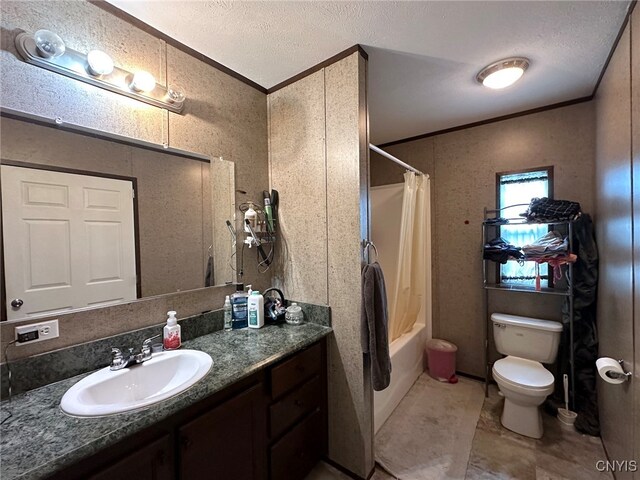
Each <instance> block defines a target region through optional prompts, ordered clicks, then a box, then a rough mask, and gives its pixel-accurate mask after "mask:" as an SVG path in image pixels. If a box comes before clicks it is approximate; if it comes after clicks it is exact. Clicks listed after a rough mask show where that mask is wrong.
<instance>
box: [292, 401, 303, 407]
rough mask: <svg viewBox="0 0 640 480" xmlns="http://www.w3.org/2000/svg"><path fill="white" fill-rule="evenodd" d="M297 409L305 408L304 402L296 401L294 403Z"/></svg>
mask: <svg viewBox="0 0 640 480" xmlns="http://www.w3.org/2000/svg"><path fill="white" fill-rule="evenodd" d="M293 404H294V405H295V406H296V407H304V402H303V401H302V400H296V401H295V402H293Z"/></svg>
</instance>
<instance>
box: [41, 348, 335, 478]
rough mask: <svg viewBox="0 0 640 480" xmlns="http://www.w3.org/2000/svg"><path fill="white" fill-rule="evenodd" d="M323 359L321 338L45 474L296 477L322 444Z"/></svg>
mask: <svg viewBox="0 0 640 480" xmlns="http://www.w3.org/2000/svg"><path fill="white" fill-rule="evenodd" d="M326 362H327V356H326V341H325V340H324V339H323V340H321V341H319V342H317V343H315V344H313V345H311V346H310V347H307V348H306V349H304V350H302V351H299V352H296V353H294V354H292V355H291V356H289V357H288V358H286V359H284V360H282V361H281V362H279V363H277V364H275V365H273V366H271V367H268V368H266V369H265V370H262V371H260V372H257V373H256V374H254V375H252V376H251V377H249V378H245V379H243V380H240V381H239V382H237V383H235V384H233V385H231V386H229V387H228V388H227V389H225V390H223V391H221V392H218V393H216V394H214V395H212V396H211V397H209V398H207V399H204V400H202V401H200V402H198V403H197V404H195V405H192V406H190V407H187V408H186V409H185V410H183V411H181V412H178V413H176V414H175V415H173V416H172V417H170V418H168V419H166V420H163V421H161V422H159V423H158V424H156V425H153V426H152V427H149V428H147V429H145V430H143V431H142V432H139V433H137V434H135V435H133V436H132V437H129V438H127V439H125V440H123V441H121V442H120V443H118V444H116V445H113V446H112V447H109V448H107V449H104V450H102V451H100V452H98V453H97V454H95V455H93V456H91V457H89V458H86V459H84V460H81V461H80V462H78V463H77V464H75V465H72V466H71V467H68V468H66V469H64V470H62V471H60V472H57V473H56V474H54V475H52V476H51V477H49V479H50V480H53V479H55V480H62V479H64V480H75V479H78V480H79V479H83V480H85V479H90V480H115V479H120V478H136V479H140V480H215V479H220V480H302V479H304V477H306V475H307V474H308V473H309V471H310V470H311V469H312V468H313V466H314V465H315V464H316V463H317V462H318V461H319V460H320V459H321V458H322V457H323V456H324V455H325V454H326V451H327V372H326ZM214 368H215V363H214Z"/></svg>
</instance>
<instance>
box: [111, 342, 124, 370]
mask: <svg viewBox="0 0 640 480" xmlns="http://www.w3.org/2000/svg"><path fill="white" fill-rule="evenodd" d="M123 363H124V358H123V357H122V352H121V351H120V349H119V348H115V347H111V365H110V368H111V370H117V369H119V368H121V367H122V365H123Z"/></svg>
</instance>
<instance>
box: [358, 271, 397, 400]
mask: <svg viewBox="0 0 640 480" xmlns="http://www.w3.org/2000/svg"><path fill="white" fill-rule="evenodd" d="M360 321H361V325H360V335H361V336H360V342H361V345H362V352H363V353H368V354H369V356H370V359H371V383H372V384H373V389H374V390H376V391H380V390H384V389H385V388H387V387H388V386H389V383H390V382H391V357H390V356H389V313H388V310H387V290H386V286H385V283H384V274H383V273H382V268H381V267H380V264H379V263H378V262H375V263H372V264H367V265H365V266H364V268H363V269H362V313H361V318H360Z"/></svg>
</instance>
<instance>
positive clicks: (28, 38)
mask: <svg viewBox="0 0 640 480" xmlns="http://www.w3.org/2000/svg"><path fill="white" fill-rule="evenodd" d="M0 1H1V0H0ZM15 46H16V50H17V51H18V54H19V55H20V56H21V57H22V58H23V60H24V61H25V62H27V63H29V64H31V65H35V66H37V67H40V68H44V69H45V70H49V71H50V72H54V73H58V74H60V75H64V76H66V77H69V78H73V79H74V80H78V81H80V82H84V83H88V84H89V85H93V86H94V87H99V88H103V89H105V90H109V91H110V92H113V93H117V94H119V95H124V96H127V97H129V98H133V99H136V100H138V101H140V102H145V103H148V104H149V105H153V106H156V107H160V108H165V109H167V110H170V111H172V112H175V113H181V112H182V110H183V108H184V104H185V101H186V98H185V94H184V90H183V89H181V88H176V87H175V86H172V87H171V88H167V87H165V86H164V85H160V84H159V83H156V79H155V78H154V77H153V75H151V74H150V73H148V72H144V71H138V72H131V71H129V70H125V69H123V68H120V67H117V66H116V65H115V64H114V61H113V59H112V58H111V57H110V56H109V55H107V54H106V53H105V52H102V51H100V50H91V51H90V52H89V53H86V54H85V53H83V52H80V51H77V50H74V49H72V48H67V47H65V44H64V41H63V40H62V39H61V38H60V37H59V36H58V35H56V34H55V33H54V32H51V31H49V30H38V31H37V32H36V33H35V34H33V33H28V32H20V33H18V35H16V38H15Z"/></svg>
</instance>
